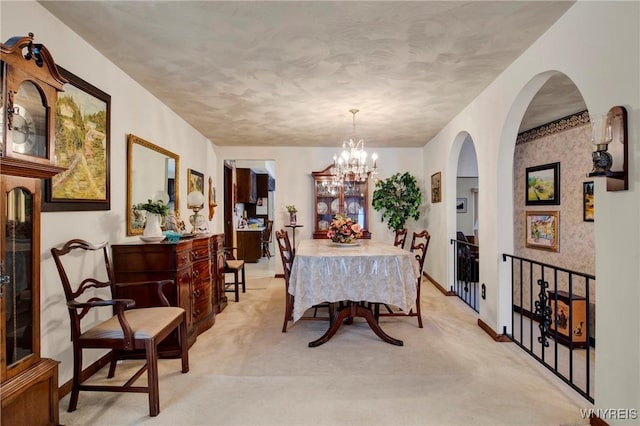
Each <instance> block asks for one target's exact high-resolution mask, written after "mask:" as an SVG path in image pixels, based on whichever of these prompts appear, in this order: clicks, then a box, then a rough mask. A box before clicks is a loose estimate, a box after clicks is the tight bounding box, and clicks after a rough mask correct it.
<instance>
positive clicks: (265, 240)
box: [260, 220, 273, 259]
mask: <svg viewBox="0 0 640 426" xmlns="http://www.w3.org/2000/svg"><path fill="white" fill-rule="evenodd" d="M272 235H273V220H267V226H266V227H265V228H264V231H262V238H261V239H260V246H261V247H262V255H263V256H266V257H267V258H268V259H271V249H270V248H269V246H270V245H271V236H272Z"/></svg>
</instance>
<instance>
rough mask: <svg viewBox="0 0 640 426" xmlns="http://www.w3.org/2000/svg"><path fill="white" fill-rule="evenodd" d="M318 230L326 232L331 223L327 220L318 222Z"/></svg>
mask: <svg viewBox="0 0 640 426" xmlns="http://www.w3.org/2000/svg"><path fill="white" fill-rule="evenodd" d="M318 229H319V230H321V231H326V230H327V229H329V222H328V221H326V220H321V221H319V222H318Z"/></svg>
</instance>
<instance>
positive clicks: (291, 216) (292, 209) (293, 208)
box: [285, 204, 298, 225]
mask: <svg viewBox="0 0 640 426" xmlns="http://www.w3.org/2000/svg"><path fill="white" fill-rule="evenodd" d="M285 208H286V209H287V212H289V224H290V225H295V224H296V213H297V212H298V209H297V208H296V206H295V205H293V204H289V205H288V206H285Z"/></svg>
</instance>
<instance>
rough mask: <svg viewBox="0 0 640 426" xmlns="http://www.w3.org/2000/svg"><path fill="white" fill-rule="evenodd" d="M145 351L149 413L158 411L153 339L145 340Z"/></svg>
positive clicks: (156, 358) (156, 371) (156, 372)
mask: <svg viewBox="0 0 640 426" xmlns="http://www.w3.org/2000/svg"><path fill="white" fill-rule="evenodd" d="M145 346H146V348H145V349H146V352H147V382H148V384H147V386H148V391H149V415H150V416H151V417H155V416H157V415H158V414H159V413H160V395H159V393H160V392H159V389H158V348H157V347H156V342H155V340H154V339H149V340H147V341H146V342H145Z"/></svg>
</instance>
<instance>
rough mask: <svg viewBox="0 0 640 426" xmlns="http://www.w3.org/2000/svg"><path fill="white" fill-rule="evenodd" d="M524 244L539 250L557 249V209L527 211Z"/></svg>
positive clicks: (558, 218)
mask: <svg viewBox="0 0 640 426" xmlns="http://www.w3.org/2000/svg"><path fill="white" fill-rule="evenodd" d="M525 214H526V226H527V229H526V241H525V246H526V247H529V248H535V249H540V250H549V251H558V236H559V227H560V224H559V220H560V216H559V215H560V213H559V212H557V211H548V212H543V211H527V212H526V213H525Z"/></svg>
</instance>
